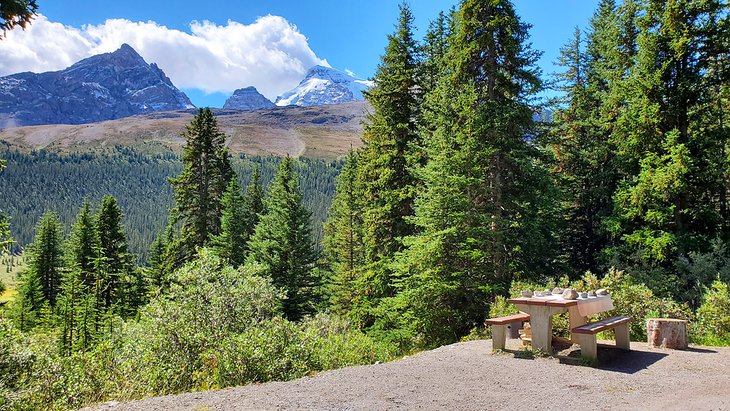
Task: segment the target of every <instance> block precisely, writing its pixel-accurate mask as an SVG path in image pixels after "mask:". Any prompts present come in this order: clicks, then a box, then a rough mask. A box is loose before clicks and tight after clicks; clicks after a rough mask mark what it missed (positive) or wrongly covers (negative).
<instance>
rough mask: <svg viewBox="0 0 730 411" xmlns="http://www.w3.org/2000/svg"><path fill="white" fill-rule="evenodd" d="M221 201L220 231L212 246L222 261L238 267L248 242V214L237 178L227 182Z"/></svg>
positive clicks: (242, 259)
mask: <svg viewBox="0 0 730 411" xmlns="http://www.w3.org/2000/svg"><path fill="white" fill-rule="evenodd" d="M221 203H222V207H223V211H222V216H221V233H220V234H219V235H218V236H216V237H215V239H214V240H213V246H214V248H215V250H216V252H217V254H218V255H219V256H220V257H221V258H222V259H223V260H224V261H227V262H228V263H229V264H232V265H233V266H235V267H238V266H240V265H242V264H243V263H244V262H245V258H246V243H247V242H248V237H247V234H248V233H247V232H248V215H247V214H246V212H245V211H246V210H245V209H244V200H243V195H241V186H240V185H238V179H236V178H232V179H231V181H230V183H228V188H227V189H226V192H225V193H224V194H223V199H222V200H221Z"/></svg>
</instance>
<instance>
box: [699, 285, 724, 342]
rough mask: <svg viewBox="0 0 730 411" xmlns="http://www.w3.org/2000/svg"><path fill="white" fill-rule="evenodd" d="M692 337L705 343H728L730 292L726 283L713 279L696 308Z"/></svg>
mask: <svg viewBox="0 0 730 411" xmlns="http://www.w3.org/2000/svg"><path fill="white" fill-rule="evenodd" d="M691 331H692V339H693V340H695V341H696V342H697V343H700V344H705V345H725V346H728V345H730V292H729V291H728V284H727V283H725V282H723V281H721V280H719V279H718V280H715V282H713V283H712V286H711V288H710V289H709V290H707V292H706V293H705V295H704V297H703V299H702V305H701V306H700V308H699V309H697V322H696V325H695V327H692V328H691Z"/></svg>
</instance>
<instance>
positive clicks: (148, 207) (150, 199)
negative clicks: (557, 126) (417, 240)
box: [0, 147, 341, 261]
mask: <svg viewBox="0 0 730 411" xmlns="http://www.w3.org/2000/svg"><path fill="white" fill-rule="evenodd" d="M0 158H3V159H5V160H7V168H6V169H4V170H2V171H0V173H2V178H0V193H3V195H2V196H0V210H3V211H4V212H5V213H6V214H8V215H9V216H10V226H11V232H12V234H13V238H14V239H15V241H16V242H17V243H16V244H15V250H19V249H20V248H21V247H23V246H25V245H27V244H29V243H30V242H31V241H32V239H33V228H34V227H35V225H36V223H37V222H38V219H39V218H40V216H41V214H43V212H44V211H46V210H55V211H56V212H57V213H58V214H59V216H60V218H61V221H62V222H63V224H64V226H65V228H66V229H67V230H68V228H69V227H70V226H71V224H72V223H73V221H74V218H75V217H76V215H77V214H78V212H79V209H80V207H81V205H82V203H83V200H84V199H87V200H88V201H89V202H90V203H91V204H94V205H95V206H98V204H99V203H100V202H101V199H102V198H103V196H104V195H105V194H110V195H112V196H114V197H116V198H117V199H118V201H119V205H120V206H121V208H122V211H123V213H124V226H125V227H126V230H127V235H128V237H129V246H130V249H131V251H132V252H133V253H135V254H136V255H137V256H138V257H139V259H140V261H145V260H146V258H147V251H148V249H149V245H150V244H151V243H152V241H153V240H154V238H155V237H156V236H157V234H158V233H159V232H160V231H162V230H164V228H165V226H166V224H167V221H168V213H169V209H170V207H171V205H172V191H171V188H170V184H169V182H168V181H167V178H168V177H172V176H175V175H177V174H179V173H180V170H181V162H180V158H179V157H178V156H177V155H176V154H164V155H153V156H150V155H143V154H140V153H137V152H135V151H132V150H129V149H126V148H121V147H119V148H114V149H112V150H110V151H109V152H107V153H103V154H98V153H83V154H68V155H63V154H57V153H53V152H49V151H37V152H32V153H20V152H12V151H6V152H3V153H0ZM279 161H280V159H279V158H277V157H258V156H256V157H253V156H243V155H241V156H240V157H238V156H237V157H234V158H233V161H232V163H233V168H234V169H235V171H236V173H237V174H238V176H240V179H241V186H244V187H245V186H246V185H248V182H249V179H250V177H251V173H252V172H253V169H254V167H255V166H256V165H259V166H260V169H261V180H262V182H263V184H264V187H267V186H268V184H269V182H271V180H272V179H273V176H274V173H275V171H276V168H277V167H278V164H279ZM298 164H300V167H301V168H302V169H301V170H299V175H300V185H301V187H302V191H303V192H304V203H305V205H306V207H307V209H309V210H311V211H312V225H313V227H312V232H313V234H314V235H313V239H314V241H315V242H316V244H319V243H320V240H321V236H322V234H321V232H322V222H323V221H324V219H325V218H326V214H327V209H328V207H329V204H330V202H331V199H332V195H333V194H334V179H335V177H336V176H337V174H338V173H339V170H340V168H341V163H340V162H326V161H321V160H308V159H302V160H301V161H300V162H298Z"/></svg>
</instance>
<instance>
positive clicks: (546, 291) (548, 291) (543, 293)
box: [542, 290, 553, 296]
mask: <svg viewBox="0 0 730 411" xmlns="http://www.w3.org/2000/svg"><path fill="white" fill-rule="evenodd" d="M542 295H545V296H547V295H553V293H552V292H550V290H545V291H543V292H542Z"/></svg>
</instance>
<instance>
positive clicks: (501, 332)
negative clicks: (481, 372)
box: [492, 325, 507, 351]
mask: <svg viewBox="0 0 730 411" xmlns="http://www.w3.org/2000/svg"><path fill="white" fill-rule="evenodd" d="M506 331H507V326H506V325H493V326H492V350H495V351H496V350H504V346H505V343H506V340H507V335H506Z"/></svg>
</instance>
